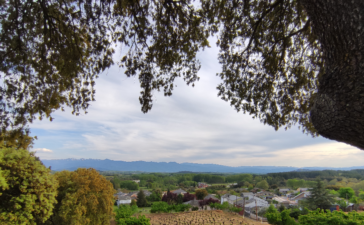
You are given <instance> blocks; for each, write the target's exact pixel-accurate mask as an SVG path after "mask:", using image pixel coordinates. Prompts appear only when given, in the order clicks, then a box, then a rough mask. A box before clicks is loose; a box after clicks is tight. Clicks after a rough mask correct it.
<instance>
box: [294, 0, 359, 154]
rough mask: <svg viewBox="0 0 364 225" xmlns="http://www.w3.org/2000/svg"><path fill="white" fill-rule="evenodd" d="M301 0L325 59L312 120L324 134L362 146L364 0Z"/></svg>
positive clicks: (312, 111)
mask: <svg viewBox="0 0 364 225" xmlns="http://www.w3.org/2000/svg"><path fill="white" fill-rule="evenodd" d="M301 1H302V3H303V5H304V7H305V9H306V11H307V13H308V16H309V17H310V19H311V21H312V23H311V24H312V29H313V33H314V34H315V35H316V36H317V38H318V40H319V42H320V43H321V47H322V51H323V53H324V59H325V71H326V72H325V74H324V75H323V76H322V77H320V78H319V87H318V93H317V98H316V100H315V103H314V105H313V108H312V110H311V112H310V116H311V120H312V123H313V125H314V126H315V128H316V130H317V131H318V133H319V134H320V135H322V136H323V137H326V138H329V139H332V140H336V141H340V142H345V143H347V144H350V145H353V146H356V147H358V148H360V149H363V150H364V0H301Z"/></svg>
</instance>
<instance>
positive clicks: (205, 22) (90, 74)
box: [0, 0, 364, 148]
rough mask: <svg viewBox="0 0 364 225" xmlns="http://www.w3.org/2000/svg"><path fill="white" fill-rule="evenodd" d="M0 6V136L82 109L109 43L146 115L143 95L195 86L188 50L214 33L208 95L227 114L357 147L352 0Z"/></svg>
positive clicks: (108, 61)
mask: <svg viewBox="0 0 364 225" xmlns="http://www.w3.org/2000/svg"><path fill="white" fill-rule="evenodd" d="M0 4H1V9H0V17H1V18H2V25H1V28H0V42H1V45H0V59H1V60H0V61H1V64H0V76H1V79H2V84H3V85H2V86H1V87H0V93H1V94H0V103H1V106H0V116H1V118H0V119H1V121H2V123H1V124H2V128H1V132H2V133H3V132H5V131H6V130H7V129H10V128H11V129H13V130H16V131H19V132H20V131H21V130H23V129H24V127H25V126H26V124H27V123H29V122H32V121H33V120H34V119H35V118H36V117H39V118H43V117H47V118H49V119H50V120H52V117H51V115H52V112H53V111H54V110H56V109H63V107H64V106H69V107H72V109H73V110H72V112H73V113H74V114H76V115H78V114H79V113H80V112H81V111H82V110H84V111H85V112H86V110H87V108H88V106H89V104H90V101H93V100H95V89H94V85H95V79H96V78H97V77H98V75H99V74H100V73H101V72H102V71H104V70H105V69H107V68H108V67H110V66H111V65H112V64H113V63H114V61H113V59H112V55H113V53H114V51H115V50H114V48H115V46H116V44H119V45H121V46H123V47H125V49H126V51H124V53H125V54H124V55H123V57H122V59H121V60H120V61H119V62H118V64H119V66H121V67H125V74H126V75H127V76H128V77H132V76H137V77H138V78H139V82H140V87H141V89H142V90H141V92H140V93H141V95H140V98H139V100H140V104H141V109H142V112H144V113H146V112H148V111H149V110H151V108H152V105H153V99H152V92H153V91H154V90H157V91H160V90H162V91H163V92H164V94H165V95H166V96H170V95H172V91H173V89H174V81H175V79H176V78H177V77H183V79H184V80H185V81H186V83H187V84H191V85H193V84H194V82H196V81H198V80H199V77H198V75H197V72H198V70H199V69H200V62H199V61H198V60H197V58H196V53H197V52H198V51H199V50H200V49H203V48H205V47H208V46H209V42H208V37H209V36H211V35H215V34H217V35H218V37H217V38H218V41H217V45H218V46H219V47H220V53H219V56H218V57H219V61H220V63H221V65H222V71H221V72H220V73H218V74H217V75H218V76H219V77H220V78H221V79H222V83H221V84H220V85H219V86H218V87H217V88H218V95H219V96H220V97H221V98H222V99H223V100H225V101H228V102H230V104H231V105H232V106H233V107H234V108H235V109H236V110H237V111H242V112H244V113H249V114H250V115H252V117H253V118H258V119H259V120H261V121H262V122H263V123H265V124H268V125H271V126H273V127H274V128H275V129H279V128H280V127H285V128H289V127H291V126H292V125H294V124H298V125H299V126H300V127H301V128H302V129H303V131H304V132H306V133H310V134H312V135H313V136H316V135H318V134H320V135H323V136H325V137H327V138H330V139H335V140H338V141H343V142H346V143H349V144H352V145H354V146H357V147H359V148H364V143H363V140H364V137H363V135H364V132H362V129H363V128H362V127H364V126H363V125H364V124H363V123H364V122H362V120H361V115H362V112H363V110H364V108H363V107H362V105H363V102H364V100H363V98H364V97H363V96H362V94H361V93H362V91H363V88H362V87H361V86H360V84H361V83H362V72H361V71H362V67H363V64H362V63H361V62H362V56H361V55H362V54H363V53H362V49H363V43H362V42H363V41H362V40H363V38H361V37H362V31H361V27H362V26H361V25H360V24H362V22H363V18H362V17H360V13H361V12H362V11H363V8H364V5H363V4H364V3H363V2H362V1H361V0H354V1H350V2H347V1H345V4H344V3H342V1H335V4H332V2H331V1H329V0H319V1H314V0H275V1H273V0H269V1H257V0H244V1H243V0H200V1H199V4H193V2H192V1H191V0H182V1H172V0H163V1H149V0H139V1H118V0H96V1H86V0H77V1H75V0H68V1H64V0H51V1H46V2H44V1H36V2H33V1H3V2H1V3H0ZM333 12H335V13H333ZM34 15H37V16H34ZM343 18H345V19H343ZM349 78H350V79H349ZM330 81H332V82H330ZM342 130H345V132H342Z"/></svg>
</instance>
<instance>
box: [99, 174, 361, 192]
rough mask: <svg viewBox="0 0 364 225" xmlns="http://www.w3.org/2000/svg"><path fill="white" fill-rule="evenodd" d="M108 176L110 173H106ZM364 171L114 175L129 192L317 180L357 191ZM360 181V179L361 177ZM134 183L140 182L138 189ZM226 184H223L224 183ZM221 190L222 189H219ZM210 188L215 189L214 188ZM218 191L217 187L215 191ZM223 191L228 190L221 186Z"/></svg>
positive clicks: (305, 184)
mask: <svg viewBox="0 0 364 225" xmlns="http://www.w3.org/2000/svg"><path fill="white" fill-rule="evenodd" d="M106 174H107V173H106ZM363 176H364V170H353V171H329V170H328V171H310V172H307V171H303V172H285V173H276V174H267V175H256V174H236V175H224V174H188V173H187V174H179V173H174V174H163V173H152V174H133V175H125V174H122V175H121V174H120V175H115V174H113V176H110V180H111V182H112V183H113V185H114V188H125V189H128V190H138V188H139V186H140V187H147V188H151V189H157V188H160V189H163V190H167V189H176V188H178V187H183V188H190V187H195V188H196V187H197V182H206V183H210V184H216V183H221V185H227V184H231V183H237V185H235V186H234V187H246V188H259V189H265V190H266V189H268V188H269V189H276V188H278V187H289V188H292V189H297V188H298V187H308V188H310V187H313V186H314V185H315V180H316V179H320V180H322V181H323V182H324V183H325V185H338V186H339V187H338V188H337V189H340V187H346V186H350V187H353V188H354V189H355V190H356V191H359V189H364V181H363V182H361V180H362V179H363V178H364V177H363ZM355 177H357V178H359V179H357V178H355ZM131 180H140V185H139V186H137V184H136V183H135V182H132V181H131ZM221 181H223V182H221ZM219 187H220V186H219ZM209 189H211V190H212V189H214V187H210V188H209ZM215 189H216V188H215ZM220 189H225V188H223V187H222V186H221V188H220Z"/></svg>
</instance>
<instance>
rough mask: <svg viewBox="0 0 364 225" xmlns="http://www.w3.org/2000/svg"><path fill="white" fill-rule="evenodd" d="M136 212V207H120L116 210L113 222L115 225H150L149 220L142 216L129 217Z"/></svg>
mask: <svg viewBox="0 0 364 225" xmlns="http://www.w3.org/2000/svg"><path fill="white" fill-rule="evenodd" d="M137 211H138V206H136V205H134V206H129V205H120V206H119V208H118V209H117V210H116V216H115V221H116V223H117V225H150V219H148V218H146V217H145V216H144V215H142V216H139V217H138V218H136V217H131V216H132V215H133V214H134V213H136V212H137Z"/></svg>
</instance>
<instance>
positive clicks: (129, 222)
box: [117, 215, 150, 225]
mask: <svg viewBox="0 0 364 225" xmlns="http://www.w3.org/2000/svg"><path fill="white" fill-rule="evenodd" d="M117 224H118V225H150V219H149V218H146V217H145V216H144V215H141V216H139V217H138V218H136V217H130V218H126V219H122V220H119V221H117Z"/></svg>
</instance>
